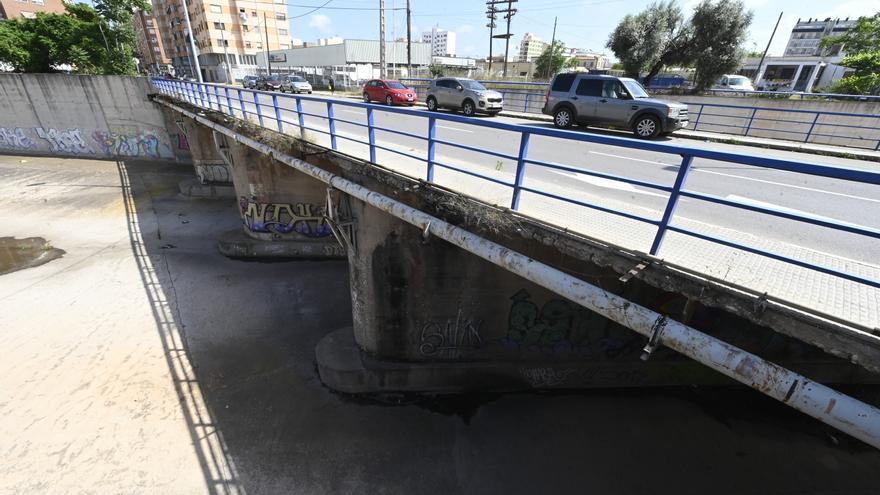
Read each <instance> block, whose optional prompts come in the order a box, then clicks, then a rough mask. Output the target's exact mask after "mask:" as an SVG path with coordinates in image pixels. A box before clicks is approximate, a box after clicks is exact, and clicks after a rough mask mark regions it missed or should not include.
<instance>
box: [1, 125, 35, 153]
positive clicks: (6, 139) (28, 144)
mask: <svg viewBox="0 0 880 495" xmlns="http://www.w3.org/2000/svg"><path fill="white" fill-rule="evenodd" d="M33 147H34V142H33V141H32V140H31V138H29V137H28V136H27V135H26V134H25V133H24V129H22V128H21V127H16V128H15V129H7V128H6V127H0V148H5V149H14V150H29V149H31V148H33Z"/></svg>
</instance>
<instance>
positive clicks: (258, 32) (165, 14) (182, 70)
mask: <svg viewBox="0 0 880 495" xmlns="http://www.w3.org/2000/svg"><path fill="white" fill-rule="evenodd" d="M187 7H188V9H189V15H190V23H191V24H192V30H193V35H194V41H195V50H196V54H195V56H197V57H198V59H197V60H198V64H199V65H200V66H201V74H202V79H204V80H205V81H217V82H225V81H229V80H233V81H234V80H237V79H241V78H242V77H244V76H245V75H248V74H257V73H258V72H260V71H263V72H265V66H258V65H257V54H258V53H263V52H265V51H266V50H267V49H268V50H283V49H288V48H290V47H291V37H290V22H289V21H288V19H287V5H286V3H283V2H281V1H280V0H274V2H265V1H237V0H192V1H190V2H187ZM153 12H154V14H155V17H156V23H157V26H158V28H159V32H160V33H161V35H162V36H161V38H162V43H163V46H164V50H165V53H166V55H167V57H168V58H170V59H171V64H172V65H173V66H174V68H175V71H176V73H177V74H178V75H187V76H191V77H195V71H196V64H195V60H196V59H194V58H193V56H194V54H193V53H192V50H191V46H190V41H189V34H188V31H187V26H186V19H185V17H184V10H183V4H182V0H153Z"/></svg>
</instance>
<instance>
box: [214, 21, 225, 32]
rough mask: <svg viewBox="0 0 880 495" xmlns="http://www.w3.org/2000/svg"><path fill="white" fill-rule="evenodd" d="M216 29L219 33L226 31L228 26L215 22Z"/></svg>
mask: <svg viewBox="0 0 880 495" xmlns="http://www.w3.org/2000/svg"><path fill="white" fill-rule="evenodd" d="M214 29H216V30H218V31H222V30H224V29H226V24H224V23H222V22H215V23H214Z"/></svg>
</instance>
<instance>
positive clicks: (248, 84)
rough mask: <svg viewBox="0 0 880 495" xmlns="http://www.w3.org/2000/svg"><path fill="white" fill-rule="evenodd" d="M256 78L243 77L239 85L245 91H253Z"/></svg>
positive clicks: (255, 85)
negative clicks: (245, 89)
mask: <svg viewBox="0 0 880 495" xmlns="http://www.w3.org/2000/svg"><path fill="white" fill-rule="evenodd" d="M257 79H259V77H257V76H244V77H243V78H241V85H242V86H244V87H245V88H247V89H254V88H256V87H257Z"/></svg>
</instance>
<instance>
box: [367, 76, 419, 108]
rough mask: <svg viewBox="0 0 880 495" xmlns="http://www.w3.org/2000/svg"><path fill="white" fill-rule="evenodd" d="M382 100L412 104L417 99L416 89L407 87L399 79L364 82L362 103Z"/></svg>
mask: <svg viewBox="0 0 880 495" xmlns="http://www.w3.org/2000/svg"><path fill="white" fill-rule="evenodd" d="M371 101H382V102H385V104H386V105H389V106H390V105H409V106H413V105H415V104H416V102H418V101H419V97H418V95H417V94H416V90H414V89H412V88H407V87H406V86H405V85H403V84H401V83H400V81H390V80H386V79H373V80H371V81H367V84H364V103H370V102H371Z"/></svg>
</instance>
